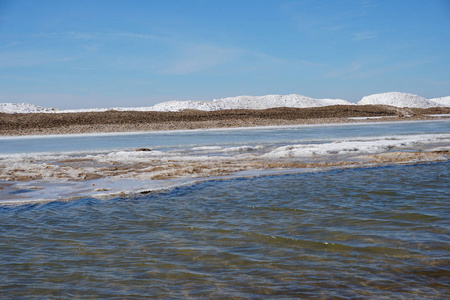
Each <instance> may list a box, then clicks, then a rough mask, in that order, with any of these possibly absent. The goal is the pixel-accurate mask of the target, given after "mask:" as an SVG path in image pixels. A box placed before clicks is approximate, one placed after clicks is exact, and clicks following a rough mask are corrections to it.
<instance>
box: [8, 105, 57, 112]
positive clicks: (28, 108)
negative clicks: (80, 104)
mask: <svg viewBox="0 0 450 300" xmlns="http://www.w3.org/2000/svg"><path fill="white" fill-rule="evenodd" d="M54 111H55V109H54V108H45V107H42V106H37V105H34V104H29V103H0V112H4V113H21V112H23V113H37V112H54Z"/></svg>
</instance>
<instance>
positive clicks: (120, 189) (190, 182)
mask: <svg viewBox="0 0 450 300" xmlns="http://www.w3.org/2000/svg"><path fill="white" fill-rule="evenodd" d="M372 166H373V164H371V163H368V164H365V165H355V166H353V165H347V166H333V167H318V168H301V169H299V168H292V169H265V170H248V171H241V172H236V173H233V174H231V175H224V176H211V177H197V178H180V179H169V180H139V179H133V180H130V179H123V178H119V179H104V178H103V179H97V180H90V181H85V182H78V183H76V184H78V185H77V188H78V189H84V190H86V189H89V187H91V188H92V189H93V190H91V191H86V192H81V194H78V195H76V196H73V195H62V196H56V197H55V196H53V195H52V196H50V195H48V194H50V193H51V194H54V191H53V190H52V191H45V193H48V194H46V195H44V196H34V195H33V194H39V192H41V191H42V190H37V191H36V193H34V192H31V193H27V194H26V196H30V197H29V198H16V199H6V200H0V206H2V205H13V206H14V205H25V204H44V203H49V202H55V201H64V202H67V201H72V200H76V199H83V198H93V199H97V200H110V199H114V198H121V197H123V198H130V197H136V196H139V195H145V194H150V193H165V192H170V191H173V190H174V189H176V188H180V187H188V186H194V185H196V184H200V183H203V182H209V181H226V180H233V179H241V178H255V177H265V176H280V175H289V174H303V173H317V172H327V171H331V170H335V169H351V168H361V167H362V168H364V167H372ZM105 180H108V181H109V184H108V185H102V183H101V181H105ZM130 183H131V184H130ZM42 184H45V182H43V183H42ZM92 184H94V186H95V188H93V187H92ZM33 185H36V183H33ZM108 186H114V190H110V191H102V192H99V191H96V189H98V188H99V187H102V188H105V187H106V188H107V187H108ZM133 186H134V187H133ZM136 186H139V187H136ZM19 187H21V188H24V189H27V188H29V187H27V183H22V184H19ZM59 188H61V189H64V183H61V186H59ZM72 188H73V184H72ZM41 194H42V192H41Z"/></svg>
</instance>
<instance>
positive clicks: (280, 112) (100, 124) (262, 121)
mask: <svg viewBox="0 0 450 300" xmlns="http://www.w3.org/2000/svg"><path fill="white" fill-rule="evenodd" d="M449 113H450V108H449V107H444V108H430V109H412V108H397V107H392V106H386V105H335V106H326V107H314V108H272V109H265V110H243V109H242V110H241V109H238V110H221V111H197V110H185V111H181V112H153V111H148V112H143V111H113V110H110V111H106V112H83V113H26V114H23V113H17V114H10V113H0V135H2V136H16V135H37V134H39V135H51V134H76V133H102V132H137V131H159V130H183V129H207V128H230V127H256V126H286V125H303V124H333V123H355V122H380V121H405V120H409V121H413V120H429V119H436V117H430V116H429V114H449ZM374 117H376V118H374ZM349 118H363V119H349ZM364 118H368V119H364Z"/></svg>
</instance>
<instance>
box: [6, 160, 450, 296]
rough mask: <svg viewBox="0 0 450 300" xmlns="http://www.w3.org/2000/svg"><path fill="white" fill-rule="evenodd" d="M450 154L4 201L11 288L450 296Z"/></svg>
mask: <svg viewBox="0 0 450 300" xmlns="http://www.w3.org/2000/svg"><path fill="white" fill-rule="evenodd" d="M449 166H450V164H449V163H434V164H424V165H412V166H392V167H378V168H365V169H347V170H334V171H330V172H318V173H308V174H295V175H284V176H268V177H260V178H251V179H233V180H228V181H226V180H225V181H209V182H203V183H200V184H198V185H194V186H190V187H181V188H177V189H175V190H172V191H171V192H168V193H157V194H147V195H143V196H140V197H138V198H116V199H114V200H110V201H100V200H95V199H88V198H85V199H79V200H76V201H71V202H51V203H47V204H40V205H38V204H34V205H33V204H29V205H23V206H17V207H11V206H3V207H0V224H1V225H0V278H1V279H2V280H1V283H0V294H2V296H3V297H5V298H24V297H33V298H34V297H45V298H47V297H54V298H60V297H67V298H106V297H117V298H126V299H130V298H133V297H136V298H139V297H159V298H238V299H239V298H265V297H279V298H322V297H323V298H333V297H343V298H403V299H423V298H428V299H445V298H449V296H450V286H449V277H450V267H449V266H450V262H449V256H448V249H449V233H450V210H449V206H448V199H450V188H449V185H448V183H449V179H450V178H449V177H450V175H449V174H450V172H449Z"/></svg>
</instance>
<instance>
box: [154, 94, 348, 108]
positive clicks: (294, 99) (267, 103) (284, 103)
mask: <svg viewBox="0 0 450 300" xmlns="http://www.w3.org/2000/svg"><path fill="white" fill-rule="evenodd" d="M351 104H352V103H350V102H348V101H345V100H341V99H314V98H309V97H306V96H302V95H296V94H292V95H267V96H238V97H229V98H222V99H214V100H213V101H169V102H163V103H159V104H156V105H155V106H153V110H156V111H180V110H183V109H198V110H205V111H214V110H223V109H267V108H274V107H298V108H303V107H319V106H329V105H351Z"/></svg>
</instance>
